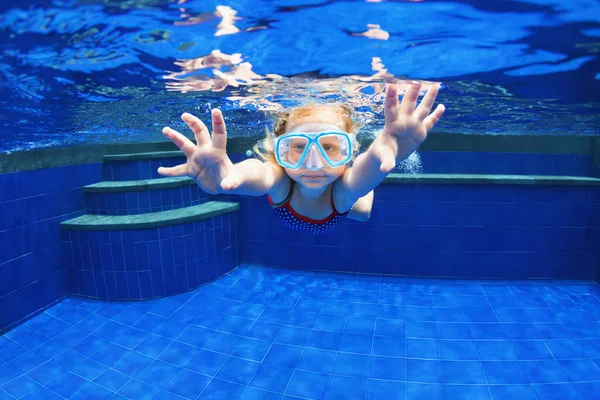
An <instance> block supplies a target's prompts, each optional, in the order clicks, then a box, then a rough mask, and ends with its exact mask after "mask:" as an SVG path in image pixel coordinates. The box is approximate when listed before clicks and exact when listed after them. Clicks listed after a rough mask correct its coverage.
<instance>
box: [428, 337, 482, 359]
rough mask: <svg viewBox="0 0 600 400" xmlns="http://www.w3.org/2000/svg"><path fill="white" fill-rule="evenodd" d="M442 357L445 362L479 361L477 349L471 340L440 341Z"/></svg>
mask: <svg viewBox="0 0 600 400" xmlns="http://www.w3.org/2000/svg"><path fill="white" fill-rule="evenodd" d="M438 345H439V349H440V357H441V358H442V359H444V360H477V359H479V356H478V354H477V349H476V348H475V346H474V344H473V342H472V341H470V340H439V341H438Z"/></svg>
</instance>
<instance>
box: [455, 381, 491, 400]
mask: <svg viewBox="0 0 600 400" xmlns="http://www.w3.org/2000/svg"><path fill="white" fill-rule="evenodd" d="M446 398H447V399H448V400H491V399H492V396H491V395H490V391H489V389H488V387H487V386H476V385H447V386H446Z"/></svg>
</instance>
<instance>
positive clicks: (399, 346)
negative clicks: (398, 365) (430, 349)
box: [373, 336, 437, 357]
mask: <svg viewBox="0 0 600 400" xmlns="http://www.w3.org/2000/svg"><path fill="white" fill-rule="evenodd" d="M406 340H408V339H404V338H399V337H384V336H375V337H374V338H373V354H375V355H381V356H390V357H404V356H405V355H406ZM433 344H434V345H435V342H433ZM436 352H437V348H436Z"/></svg>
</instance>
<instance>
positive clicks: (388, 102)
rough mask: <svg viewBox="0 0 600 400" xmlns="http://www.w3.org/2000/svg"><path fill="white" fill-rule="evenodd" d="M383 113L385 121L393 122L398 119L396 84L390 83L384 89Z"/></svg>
mask: <svg viewBox="0 0 600 400" xmlns="http://www.w3.org/2000/svg"><path fill="white" fill-rule="evenodd" d="M383 115H384V116H385V121H386V122H393V121H395V120H397V119H398V86H397V85H396V84H393V83H390V84H388V85H387V88H386V91H385V103H384V109H383Z"/></svg>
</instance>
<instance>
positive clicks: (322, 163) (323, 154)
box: [259, 123, 357, 170]
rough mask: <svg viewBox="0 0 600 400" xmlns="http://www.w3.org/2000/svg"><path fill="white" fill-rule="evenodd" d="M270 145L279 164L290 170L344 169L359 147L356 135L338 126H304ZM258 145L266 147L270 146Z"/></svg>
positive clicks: (280, 137) (274, 139) (273, 140)
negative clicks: (340, 167)
mask: <svg viewBox="0 0 600 400" xmlns="http://www.w3.org/2000/svg"><path fill="white" fill-rule="evenodd" d="M265 141H270V142H271V143H269V144H270V145H271V149H272V150H273V152H274V153H275V158H276V159H277V163H278V164H279V165H281V166H282V167H284V168H289V169H299V168H304V169H309V170H318V169H322V168H326V167H327V166H329V167H339V166H342V165H345V164H346V163H348V162H349V161H350V160H351V159H352V153H353V151H354V149H355V148H356V147H357V146H356V144H357V142H356V135H354V134H351V133H348V132H345V131H344V130H342V129H340V127H338V126H336V125H330V124H319V123H316V124H305V125H300V126H298V127H296V128H294V129H293V130H292V131H290V132H288V133H285V134H283V135H281V136H279V137H275V138H271V139H270V140H265ZM265 141H261V142H263V143H259V146H261V145H262V147H265V145H266V144H267V143H264V142H265Z"/></svg>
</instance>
